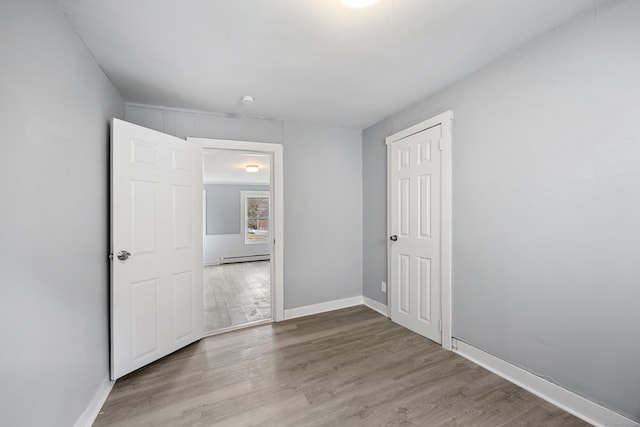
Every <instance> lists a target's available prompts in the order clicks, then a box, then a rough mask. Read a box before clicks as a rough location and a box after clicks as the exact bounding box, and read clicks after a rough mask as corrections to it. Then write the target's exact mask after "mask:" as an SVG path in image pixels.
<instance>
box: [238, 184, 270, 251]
mask: <svg viewBox="0 0 640 427" xmlns="http://www.w3.org/2000/svg"><path fill="white" fill-rule="evenodd" d="M241 194H242V206H243V208H242V212H243V216H244V218H243V223H244V242H245V243H246V244H255V243H267V242H268V241H269V234H270V233H269V192H268V191H243V192H242V193H241Z"/></svg>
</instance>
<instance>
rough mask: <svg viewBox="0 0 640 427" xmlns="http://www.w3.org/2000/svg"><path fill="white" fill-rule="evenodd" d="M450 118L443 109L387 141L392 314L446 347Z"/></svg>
mask: <svg viewBox="0 0 640 427" xmlns="http://www.w3.org/2000/svg"><path fill="white" fill-rule="evenodd" d="M452 117H453V116H452V113H451V112H447V113H444V114H442V115H440V116H437V117H434V118H433V119H430V120H427V121H425V122H422V123H420V124H418V125H415V126H412V127H411V128H409V129H406V130H404V131H402V132H398V133H396V134H394V135H392V136H390V137H388V138H387V140H386V142H387V150H388V152H387V158H388V215H389V216H388V218H389V220H388V234H389V241H388V245H389V246H388V256H389V260H388V262H389V266H388V271H389V277H388V282H389V294H388V295H389V312H390V315H391V319H392V320H393V321H394V322H396V323H398V324H400V325H402V326H404V327H406V328H408V329H410V330H412V331H414V332H416V333H418V334H420V335H423V336H425V337H427V338H429V339H431V340H433V341H435V342H437V343H441V344H442V345H443V347H445V348H447V349H450V348H451V309H450V303H451V261H450V260H451V256H450V250H451V244H450V242H451V231H450V224H451V222H450V212H451V208H450V206H451V181H450V172H451V170H450V160H451V157H450V153H451V151H450V147H451V120H452ZM396 239H397V240H396Z"/></svg>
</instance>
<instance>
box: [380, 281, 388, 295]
mask: <svg viewBox="0 0 640 427" xmlns="http://www.w3.org/2000/svg"><path fill="white" fill-rule="evenodd" d="M380 290H381V291H382V292H384V293H385V294H386V293H387V282H381V283H380Z"/></svg>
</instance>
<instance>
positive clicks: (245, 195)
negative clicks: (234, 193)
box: [240, 191, 271, 245]
mask: <svg viewBox="0 0 640 427" xmlns="http://www.w3.org/2000/svg"><path fill="white" fill-rule="evenodd" d="M270 195H271V192H269V191H241V192H240V204H241V210H240V215H241V216H242V217H241V220H242V236H243V238H244V244H245V245H264V244H266V243H269V239H270V238H271V197H270ZM254 197H259V198H261V199H267V200H268V201H269V217H268V221H269V230H268V234H267V236H266V238H265V239H264V240H250V239H248V238H247V236H248V235H249V230H248V227H247V223H248V222H249V218H248V217H247V199H249V198H254Z"/></svg>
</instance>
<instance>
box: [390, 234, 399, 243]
mask: <svg viewBox="0 0 640 427" xmlns="http://www.w3.org/2000/svg"><path fill="white" fill-rule="evenodd" d="M389 240H391V241H392V242H395V241H396V240H398V236H397V235H395V234H394V235H393V236H389Z"/></svg>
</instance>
